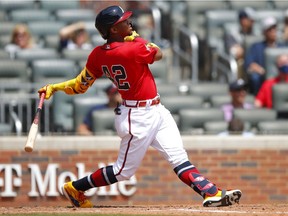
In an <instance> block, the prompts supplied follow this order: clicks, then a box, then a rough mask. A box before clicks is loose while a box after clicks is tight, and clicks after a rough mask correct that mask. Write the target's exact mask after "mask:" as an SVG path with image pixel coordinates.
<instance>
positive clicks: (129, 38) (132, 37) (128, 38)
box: [124, 31, 139, 42]
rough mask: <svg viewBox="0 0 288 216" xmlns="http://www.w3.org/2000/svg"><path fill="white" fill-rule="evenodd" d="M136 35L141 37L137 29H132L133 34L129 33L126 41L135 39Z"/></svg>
mask: <svg viewBox="0 0 288 216" xmlns="http://www.w3.org/2000/svg"><path fill="white" fill-rule="evenodd" d="M136 37H139V34H138V33H137V32H136V31H132V34H131V35H129V36H126V37H125V38H124V41H126V42H131V41H133V40H134V39H135V38H136Z"/></svg>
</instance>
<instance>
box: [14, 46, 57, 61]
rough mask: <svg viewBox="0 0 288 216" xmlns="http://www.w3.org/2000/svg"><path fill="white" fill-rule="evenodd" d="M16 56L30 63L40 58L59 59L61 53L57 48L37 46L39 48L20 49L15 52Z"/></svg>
mask: <svg viewBox="0 0 288 216" xmlns="http://www.w3.org/2000/svg"><path fill="white" fill-rule="evenodd" d="M15 58H16V59H20V60H25V61H27V62H28V63H29V64H31V63H32V61H34V60H40V59H58V58H59V54H58V52H57V51H56V50H55V49H51V48H37V49H26V50H19V51H17V52H16V53H15Z"/></svg>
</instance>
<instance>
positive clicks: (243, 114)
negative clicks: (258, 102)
mask: <svg viewBox="0 0 288 216" xmlns="http://www.w3.org/2000/svg"><path fill="white" fill-rule="evenodd" d="M234 117H235V118H239V119H241V120H242V121H244V123H246V122H248V123H250V124H251V127H252V128H255V127H257V124H258V123H259V122H260V121H274V120H276V119H277V112H276V111H275V110H271V109H264V108H262V109H250V110H246V109H235V110H234Z"/></svg>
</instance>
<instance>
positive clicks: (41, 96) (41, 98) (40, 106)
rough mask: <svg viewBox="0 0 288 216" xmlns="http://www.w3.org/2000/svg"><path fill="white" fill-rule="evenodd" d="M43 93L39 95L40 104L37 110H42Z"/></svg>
mask: <svg viewBox="0 0 288 216" xmlns="http://www.w3.org/2000/svg"><path fill="white" fill-rule="evenodd" d="M45 95H46V94H45V92H43V93H41V95H40V102H39V104H38V109H42V106H43V103H44V99H45Z"/></svg>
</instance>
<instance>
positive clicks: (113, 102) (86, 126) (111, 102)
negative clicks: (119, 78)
mask: <svg viewBox="0 0 288 216" xmlns="http://www.w3.org/2000/svg"><path fill="white" fill-rule="evenodd" d="M105 92H106V95H107V98H108V103H107V104H101V105H96V106H94V107H92V108H91V109H90V110H89V112H88V113H87V115H86V116H85V118H84V120H83V123H82V124H80V125H79V126H78V128H77V132H78V134H80V135H92V134H93V133H92V113H93V112H94V111H96V110H103V109H108V108H116V107H117V106H118V104H119V103H121V102H122V98H121V95H120V94H119V92H118V90H117V88H116V87H115V86H114V85H110V86H108V87H107V88H106V89H105Z"/></svg>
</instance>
